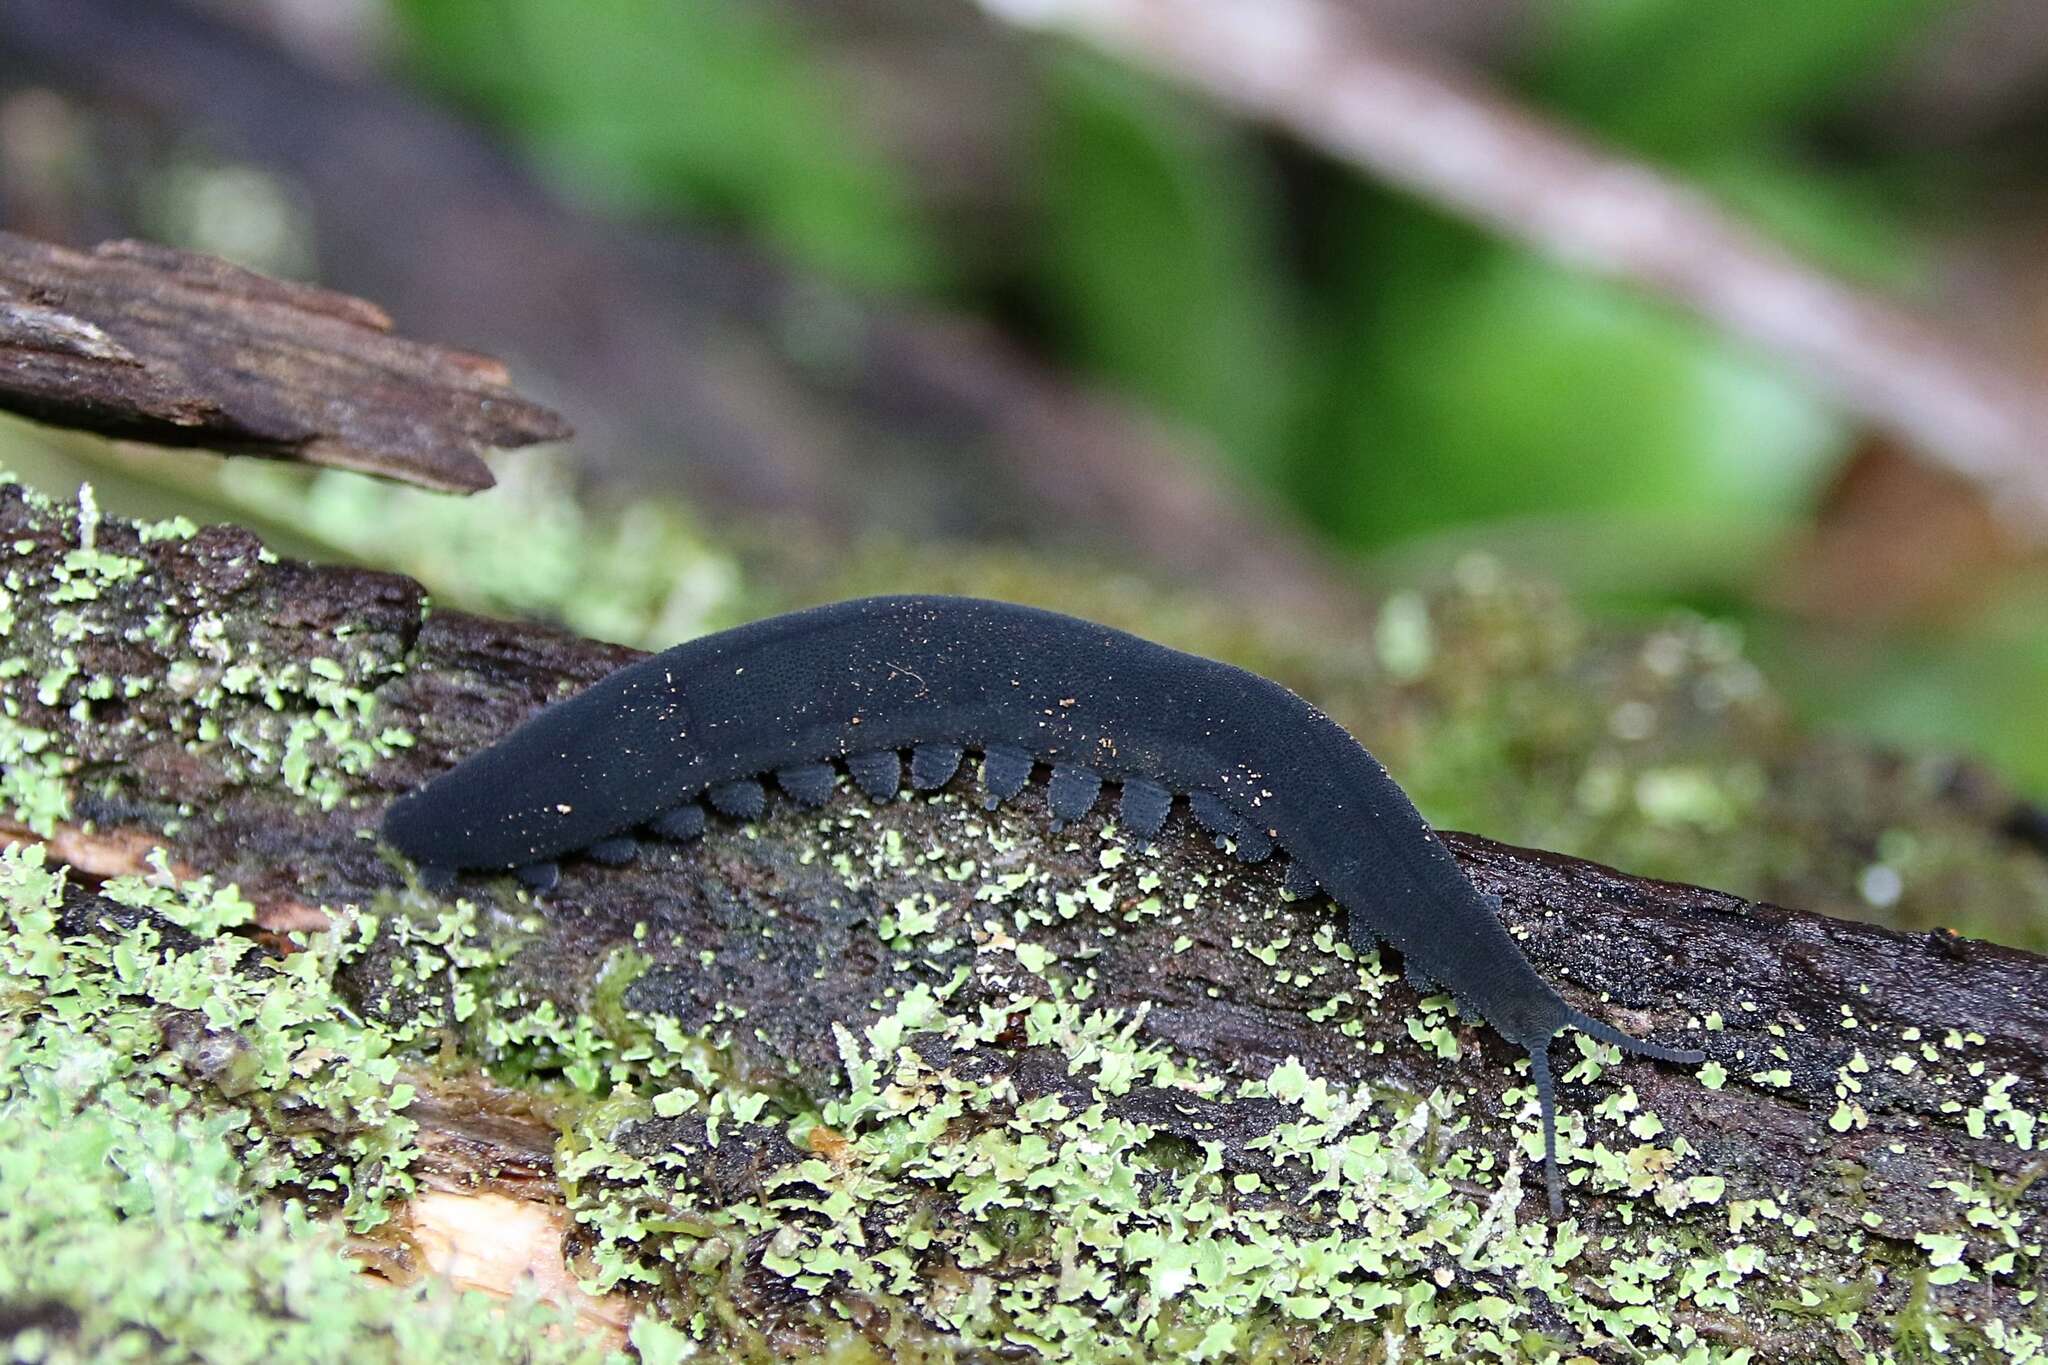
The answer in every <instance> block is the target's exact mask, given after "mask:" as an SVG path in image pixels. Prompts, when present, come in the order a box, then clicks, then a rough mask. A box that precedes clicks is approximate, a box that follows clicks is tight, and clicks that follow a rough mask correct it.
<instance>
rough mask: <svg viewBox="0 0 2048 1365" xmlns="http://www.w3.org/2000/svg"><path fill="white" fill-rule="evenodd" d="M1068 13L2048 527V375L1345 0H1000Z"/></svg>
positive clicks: (1109, 44)
mask: <svg viewBox="0 0 2048 1365" xmlns="http://www.w3.org/2000/svg"><path fill="white" fill-rule="evenodd" d="M982 4H983V7H984V8H986V9H988V10H989V11H990V12H992V13H995V14H998V15H1001V16H1003V17H1006V18H1009V19H1012V20H1016V21H1019V22H1024V23H1029V24H1033V25H1045V26H1048V27H1054V28H1059V29H1062V30H1066V31H1070V32H1072V33H1074V34H1076V35H1078V36H1080V37H1082V38H1084V39H1086V40H1088V41H1090V42H1093V43H1097V44H1100V45H1101V46H1103V47H1105V48H1107V49H1109V50H1111V51H1113V52H1116V53H1118V54H1120V55H1122V56H1125V57H1128V58H1129V59H1131V60H1133V61H1135V62H1138V63H1140V64H1142V65H1144V66H1148V67H1151V68H1152V69H1154V70H1156V71H1158V72H1160V73H1161V74H1163V75H1166V76H1168V77H1170V78H1172V79H1175V80H1179V81H1182V82H1185V83H1187V84H1190V85H1194V86H1196V87H1198V88H1200V89H1202V90H1203V91H1205V92H1207V93H1208V94H1210V95H1212V96H1214V97H1215V98H1217V99H1219V100H1221V101H1223V102H1224V103H1226V104H1229V105H1231V106H1232V107H1234V108H1237V109H1239V110H1242V111H1243V112H1245V113H1246V114H1248V115H1250V116H1251V117H1253V118H1257V119H1261V120H1264V121H1267V122H1270V123H1274V124H1277V125H1279V126H1281V127H1283V128H1286V129H1288V130H1289V131H1291V132H1293V133H1294V134H1296V135H1297V136H1299V137H1301V138H1302V139H1304V140H1305V141H1307V142H1309V143H1311V144H1313V145H1314V146H1317V147H1319V148H1321V149H1323V150H1324V151H1327V152H1329V153H1331V154H1332V155H1335V156H1338V157H1342V158H1343V159H1345V160H1347V161H1350V162H1352V163H1353V164H1355V165H1357V166H1359V167H1360V168H1362V169H1363V170H1365V171H1367V172H1368V173H1370V174H1372V175H1373V176H1376V177H1378V178H1381V179H1384V180H1387V181H1389V182H1391V183H1393V184H1395V185H1398V186H1400V187H1401V188H1403V189H1406V190H1409V191H1411V192H1413V193H1415V194H1418V195H1420V196H1422V197H1423V198H1425V199H1428V200H1430V201H1432V202H1434V203H1437V204H1440V205H1442V206H1444V207H1446V208H1448V209H1450V210H1452V211H1453V212H1456V213H1459V214H1462V215H1464V216H1465V217H1468V218H1470V219H1472V220H1473V221H1475V222H1478V223H1481V224H1483V225H1485V226H1486V227H1488V228H1490V229H1492V230H1493V231H1495V232H1498V233H1500V234H1501V235H1502V236H1505V237H1507V238H1509V239H1511V240H1514V241H1518V242H1522V243H1524V244H1526V245H1528V246H1531V247H1534V248H1535V249H1536V250H1538V251H1540V252H1542V253H1543V254H1545V255H1547V256H1550V257H1552V258H1553V259H1555V260H1558V261H1561V262H1563V263H1565V264H1567V265H1570V266H1572V267H1574V268H1576V269H1580V270H1586V271H1590V272H1592V273H1594V274H1597V275H1601V276H1605V277H1607V278H1610V279H1615V280H1620V281H1622V282H1624V283H1627V284H1631V285H1634V286H1636V287H1638V288H1641V289H1644V290H1647V291H1649V292H1650V293H1653V294H1656V295H1659V296H1661V297H1663V298H1665V299H1668V300H1670V301H1671V302H1673V303H1676V304H1678V305H1680V306H1681V307H1683V308H1686V309H1688V310H1690V311H1692V312H1694V313H1696V314H1698V315H1699V316H1700V317H1701V318H1703V319H1704V320H1705V321H1706V322H1708V323H1709V324H1710V325H1712V326H1714V327H1716V328H1718V329H1719V330H1721V331H1724V332H1726V333H1728V334H1729V335H1730V336H1733V337H1736V338H1739V339H1741V340H1743V341H1746V342H1750V343H1752V344H1755V345H1757V346H1760V347H1762V348H1764V349H1765V350H1768V351H1770V352H1773V353H1775V354H1776V355H1778V356H1779V357H1780V358H1782V359H1783V360H1785V361H1786V362H1788V363H1789V364H1790V365H1792V366H1793V367H1794V368H1795V369H1797V370H1798V371H1799V372H1800V373H1802V374H1804V375H1806V376H1807V377H1808V378H1810V379H1811V380H1812V381H1813V382H1815V383H1816V384H1818V385H1819V386H1821V388H1822V389H1823V390H1825V391H1826V392H1827V393H1829V394H1830V395H1832V396H1833V397H1834V399H1835V401H1837V402H1839V403H1841V404H1843V405H1844V406H1845V407H1847V408H1848V409H1849V410H1850V411H1852V412H1854V413H1856V414H1857V415H1858V416H1860V417H1862V418H1863V419H1864V420H1866V421H1868V422H1871V423H1873V424H1874V425H1876V426H1879V427H1881V428H1883V429H1885V430H1886V431H1889V432H1892V433H1894V434H1895V435H1897V436H1899V437H1900V438H1901V439H1903V440H1904V441H1906V442H1907V443H1908V444H1910V446H1911V447H1912V448H1913V449H1914V450H1916V451H1918V452H1919V453H1920V454H1921V455H1922V456H1923V457H1924V458H1926V459H1929V460H1932V461H1935V462H1936V463H1938V464H1940V465H1942V466H1943V467H1945V468H1947V469H1949V470H1951V471H1953V472H1955V473H1958V474H1961V475H1963V476H1964V477H1966V478H1969V479H1970V480H1972V481H1973V482H1974V483H1976V484H1977V485H1978V486H1979V487H1981V488H1983V489H1985V490H1986V491H1987V492H1989V493H1991V494H1993V495H1994V496H1995V497H1996V498H1997V499H1998V500H1999V501H2001V502H2002V503H2003V505H2004V506H2005V507H2006V508H2007V509H2008V510H2009V511H2010V512H2012V513H2013V514H2015V516H2016V517H2017V519H2019V520H2021V521H2022V522H2023V523H2024V524H2025V525H2027V526H2028V527H2030V528H2031V529H2032V531H2033V533H2034V534H2035V535H2036V536H2039V535H2042V534H2044V533H2048V458H2043V455H2042V441H2043V437H2044V435H2048V384H2044V382H2043V379H2042V377H2041V376H2040V375H2038V374H2032V373H2026V372H2022V371H2019V370H2016V369H2014V368H2012V367H2011V366H2010V365H2009V364H2008V363H2006V362H2005V361H2003V360H2002V359H2001V358H1999V357H1997V356H1994V355H1989V354H1985V353H1982V352H1980V351H1978V350H1977V349H1976V348H1974V347H1972V346H1971V345H1969V344H1968V343H1967V342H1965V341H1964V340H1963V339H1961V338H1959V337H1956V336H1953V335H1950V334H1948V333H1946V332H1944V331H1942V330H1941V329H1940V328H1939V327H1938V326H1936V325H1935V324H1933V323H1932V322H1930V321H1928V320H1926V319H1923V318H1920V317H1916V316H1915V315H1913V314H1912V313H1911V312H1910V311H1908V310H1907V309H1906V308H1905V307H1903V306H1901V305H1899V304H1897V303H1895V302H1893V301H1891V300H1888V299H1885V298H1882V297H1879V296H1878V295H1875V294H1872V293H1870V292H1869V291H1867V290H1863V289H1859V288H1857V287H1855V286H1854V285H1852V284H1850V283H1849V282H1847V281H1845V280H1842V279H1839V278H1837V277H1835V276H1833V275H1830V274H1829V273H1828V272H1826V271H1825V270H1823V269H1821V268H1820V267H1819V266H1817V265H1815V264H1814V263H1813V262H1811V261H1807V260H1803V259H1801V258H1800V257H1798V256H1796V255H1794V254H1793V253H1792V252H1790V251H1788V250H1786V249H1785V248H1783V247H1781V246H1779V245H1777V244H1776V243H1774V242H1771V241H1769V240H1768V239H1766V238H1764V237H1763V236H1761V235H1760V234H1758V233H1756V232H1754V231H1752V230H1750V229H1749V228H1747V227H1745V226H1744V225H1742V224H1741V223H1740V222H1738V221H1737V220H1736V219H1735V218H1734V217H1733V216H1731V215H1730V214H1728V213H1727V212H1725V211H1723V210H1722V209H1721V208H1720V207H1719V206H1717V205H1716V204H1715V203H1714V202H1713V201H1712V200H1711V199H1710V198H1708V196H1706V195H1705V194H1702V193H1701V192H1699V191H1698V190H1695V189H1694V188H1692V187H1691V186H1689V185H1687V184H1685V183H1684V182H1682V181H1680V180H1678V179H1676V178H1675V177H1673V176H1671V175H1668V174H1666V173H1664V172H1661V171H1658V170H1655V169H1653V168H1652V167H1650V166H1649V165H1647V164H1645V163H1643V162H1640V161H1633V160H1630V159H1628V158H1626V157H1623V156H1620V155H1617V154H1615V153H1612V152H1608V151H1605V150H1602V149H1600V148H1598V147H1595V146H1594V145H1592V144H1591V143H1589V142H1588V141H1586V140H1585V139H1584V138H1582V137H1581V136H1579V135H1578V134H1576V133H1574V132H1573V131H1571V130H1569V129H1567V128H1565V127H1563V126H1561V125H1559V124H1557V123H1555V122H1552V121H1550V120H1547V119H1545V118H1543V117H1542V116H1540V115H1539V114H1537V113H1535V112H1533V111H1532V110H1531V109H1529V108H1528V107H1527V106H1525V105H1521V104H1518V103H1516V102H1514V101H1512V100H1510V99H1508V98H1507V97H1505V96H1504V95H1502V94H1501V93H1500V92H1498V91H1497V90H1494V89H1492V88H1490V87H1488V86H1487V85H1486V84H1485V83H1484V82H1483V81H1482V80H1480V79H1479V78H1478V77H1477V76H1475V75H1473V74H1472V73H1469V72H1465V71H1460V70H1456V69H1454V68H1452V67H1450V66H1448V65H1445V64H1442V63H1434V62H1431V61H1430V60H1428V59H1425V58H1423V57H1421V56H1419V55H1417V54H1415V53H1413V52H1407V51H1403V50H1401V49H1400V48H1398V47H1397V46H1395V45H1392V44H1389V43H1387V42H1385V41H1383V40H1382V39H1381V38H1380V37H1379V36H1378V35H1377V34H1375V33H1374V32H1373V31H1371V30H1370V29H1369V28H1367V27H1366V26H1364V25H1363V24H1361V23H1360V22H1358V20H1357V18H1356V16H1355V15H1354V14H1352V13H1350V12H1348V11H1347V10H1346V9H1345V7H1343V6H1342V5H1339V4H1335V3H1331V0H1250V2H1247V0H982Z"/></svg>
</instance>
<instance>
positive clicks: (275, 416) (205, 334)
mask: <svg viewBox="0 0 2048 1365" xmlns="http://www.w3.org/2000/svg"><path fill="white" fill-rule="evenodd" d="M0 362H4V363H0V408H6V409H8V410H10V411H13V412H18V413H22V414H24V415H26V416H29V417H33V418H35V419H36V420H37V421H40V422H48V423H51V424H53V425H56V426H66V427H78V428H81V429H83V430H86V431H96V432H99V433H101V434H103V435H107V436H115V437H121V438H124V439H128V440H136V441H148V442H151V443H153V444H156V445H168V446H205V447H209V448H211V449H214V450H220V451H224V452H228V453H231V454H243V455H262V456H267V457H269V458H271V459H279V460H297V461H301V462H303V463H306V464H315V465H329V466H333V467H335V468H338V469H353V470H357V471H360V472H362V473H366V474H377V475H381V476H382V477H384V478H387V479H396V480H399V481H400V482H403V483H413V484H418V485H420V486H421V487H423V488H433V489H438V490H441V491H444V492H456V493H473V492H475V491H477V490H478V489H481V488H489V487H490V486H491V483H492V479H491V471H490V468H489V466H487V465H486V464H485V463H484V462H483V459H482V452H483V451H484V450H486V449H489V448H491V447H512V446H523V445H530V444H532V443H534V442H536V441H553V440H561V439H563V438H564V437H566V436H568V434H569V429H568V427H567V426H566V425H565V424H564V423H563V422H562V419H561V418H559V417H557V416H556V415H555V414H554V413H552V412H549V411H548V410H547V409H546V408H543V407H541V406H540V405H539V404H537V403H532V402H529V401H527V400H526V399H524V398H521V397H520V396H519V395H518V394H516V393H514V392H513V391H512V387H511V379H510V377H509V376H508V375H507V374H506V373H505V369H504V367H503V366H502V365H500V364H498V363H497V362H496V361H494V360H489V359H486V358H485V357H483V356H477V355H469V354H466V353H464V352H461V351H450V350H444V349H442V348H440V347H436V346H428V345H424V344H422V343H419V342H415V341H408V340H406V339H405V338H404V337H400V336H395V335H393V334H392V331H391V319H390V318H388V317H386V316H385V315H384V312H383V310H382V309H380V308H378V307H377V306H376V305H375V304H371V303H365V302H364V301H363V300H361V299H355V298H350V297H349V296H348V295H346V294H337V293H334V292H332V291H330V290H326V289H316V288H314V287H312V286H310V285H303V284H291V283H286V282H283V281H279V280H273V279H269V278H266V277H264V276H262V275H258V274H254V273H252V272H250V271H247V270H242V269H239V268H237V267H236V266H233V265H230V264H228V263H227V262H226V261H221V260H216V259H214V258H213V257H210V256H196V255H193V254H191V253H188V252H182V251H173V250H171V249H170V248H168V247H161V246H154V245H151V244H149V243H144V242H108V243H106V244H104V245H102V246H99V247H97V248H95V249H94V250H92V251H91V252H76V251H70V250H67V249H66V248H64V247H60V246H52V245H49V244H47V243H44V242H37V241H33V240H31V239H29V238H26V237H19V236H16V235H14V234H13V233H0Z"/></svg>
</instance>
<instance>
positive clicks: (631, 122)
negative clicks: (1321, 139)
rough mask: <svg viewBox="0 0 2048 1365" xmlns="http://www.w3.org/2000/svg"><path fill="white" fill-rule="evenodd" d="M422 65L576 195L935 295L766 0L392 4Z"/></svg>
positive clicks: (911, 227)
mask: <svg viewBox="0 0 2048 1365" xmlns="http://www.w3.org/2000/svg"><path fill="white" fill-rule="evenodd" d="M393 7H394V9H395V11H396V12H397V14H398V17H399V18H400V19H401V20H403V22H404V26H405V32H406V34H407V36H408V37H409V39H410V40H411V42H412V45H413V54H414V56H415V57H416V59H417V63H418V66H419V69H420V70H421V71H422V72H423V73H424V74H425V75H426V76H427V77H428V78H429V79H431V80H432V81H434V82H435V83H436V84H439V85H441V86H443V87H444V88H446V89H448V90H451V91H453V92H454V93H456V94H458V95H459V96H461V97H462V98H464V99H466V100H467V101H469V102H471V103H472V104H474V105H475V106H476V107H477V108H479V109H481V110H482V111H484V112H485V113H487V114H488V115H490V116H491V117H492V118H494V119H496V120H498V121H499V122H501V123H502V124H503V125H504V126H505V127H507V128H509V129H511V130H513V131H514V132H516V133H518V134H519V135H520V136H521V137H523V138H524V139H526V141H527V143H528V145H529V147H530V148H531V149H532V151H533V153H534V154H535V156H536V157H538V158H539V159H540V161H541V162H542V164H543V165H545V166H546V167H547V168H548V169H549V170H550V171H551V172H553V173H554V174H555V175H557V176H558V177H559V178H561V179H562V180H563V181H565V182H566V183H567V184H568V185H569V187H570V188H571V189H572V190H578V191H581V192H583V193H585V194H594V195H596V196H599V197H600V198H602V199H604V200H606V201H608V202H610V203H612V204H614V205H616V206H618V207H620V208H624V209H633V210H642V211H654V210H678V209H680V210H686V211H688V212H690V213H692V214H695V215H698V216H700V217H704V218H709V219H712V220H715V221H721V222H726V223H730V224H732V225H734V226H736V227H739V228H742V229H745V230H746V231H748V232H751V233H755V234H758V235H759V236H761V237H762V238H764V239H766V240H767V241H768V242H769V243H771V244H772V245H773V246H775V247H776V248H777V249H779V250H781V251H784V252H787V253H789V254H790V255H792V256H795V257H798V258H800V259H802V260H805V261H808V262H810V263H812V264H814V265H816V266H818V267H819V268H821V269H824V270H827V271H829V272H831V273H832V274H834V275H837V276H839V277H841V278H844V279H846V280H849V281H851V282H853V283H856V284H864V285H870V286H875V287H883V288H905V287H919V286H930V285H931V284H932V283H933V282H934V281H935V280H936V278H937V277H938V276H939V274H940V273H941V269H940V264H941V257H940V254H939V252H938V250H937V249H936V245H935V244H934V243H933V242H931V241H929V240H927V238H926V235H925V233H924V232H923V231H922V229H921V228H920V227H919V225H918V224H917V222H916V220H915V214H914V213H913V211H912V209H911V206H910V203H909V200H908V196H907V192H906V189H905V186H904V184H903V177H902V175H901V173H900V172H899V171H898V170H897V168H896V167H895V166H893V165H892V164H891V163H890V162H889V161H888V159H887V158H886V157H884V156H883V155H881V153H880V152H879V151H878V150H877V149H876V148H874V147H872V146H869V145H867V144H866V143H864V142H863V141H862V140H861V138H860V137H859V136H857V135H856V134H855V133H853V132H852V131H851V126H850V124H849V122H848V120H846V119H845V118H844V117H843V115H842V112H841V102H842V101H843V100H845V99H846V98H848V93H849V92H847V91H846V90H845V89H843V88H841V87H840V86H838V84H837V83H836V82H835V81H834V80H833V79H832V76H831V72H830V69H829V68H828V67H827V66H826V65H825V64H823V63H821V62H818V61H815V60H812V59H811V57H810V56H809V55H808V54H807V53H806V52H805V50H804V48H803V46H802V44H801V43H800V42H799V41H798V40H797V38H796V37H795V35H794V34H792V33H789V32H786V31H785V30H784V26H783V25H781V24H780V23H778V22H777V21H776V18H775V15H774V14H773V13H772V12H771V11H770V10H769V9H768V8H767V7H765V6H761V5H752V4H730V3H724V0H581V2H580V3H577V4H569V5H565V4H559V3H555V0H393Z"/></svg>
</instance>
